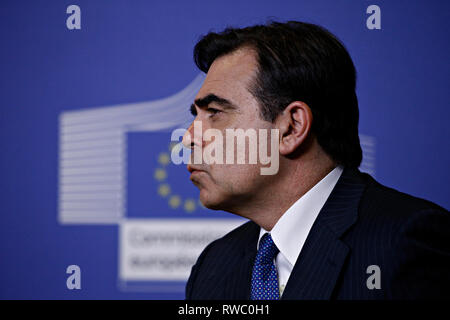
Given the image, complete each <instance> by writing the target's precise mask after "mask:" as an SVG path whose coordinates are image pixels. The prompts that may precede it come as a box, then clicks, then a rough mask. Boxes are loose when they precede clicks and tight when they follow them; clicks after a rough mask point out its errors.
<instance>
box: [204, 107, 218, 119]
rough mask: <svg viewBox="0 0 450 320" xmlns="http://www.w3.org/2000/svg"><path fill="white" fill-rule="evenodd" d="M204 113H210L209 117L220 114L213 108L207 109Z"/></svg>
mask: <svg viewBox="0 0 450 320" xmlns="http://www.w3.org/2000/svg"><path fill="white" fill-rule="evenodd" d="M206 111H207V112H209V113H211V115H210V117H211V116H214V115H216V114H218V113H220V112H222V110H219V109H214V108H208V109H206Z"/></svg>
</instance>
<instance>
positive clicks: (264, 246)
mask: <svg viewBox="0 0 450 320" xmlns="http://www.w3.org/2000/svg"><path fill="white" fill-rule="evenodd" d="M279 251H280V250H278V248H277V246H276V245H275V243H274V242H273V240H272V236H271V235H270V233H266V234H264V235H263V236H262V238H261V240H260V242H259V249H258V253H257V255H256V260H257V262H259V263H261V264H268V263H272V261H273V259H274V258H275V256H276V255H277V254H278V252H279Z"/></svg>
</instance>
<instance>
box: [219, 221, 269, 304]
mask: <svg viewBox="0 0 450 320" xmlns="http://www.w3.org/2000/svg"><path fill="white" fill-rule="evenodd" d="M249 227H250V228H249V230H247V232H248V233H247V234H246V235H245V240H244V239H242V243H243V246H242V249H243V250H242V251H241V252H240V253H239V254H240V259H239V262H238V263H236V264H235V265H234V266H231V267H230V269H229V270H228V272H227V274H226V276H225V277H223V279H224V297H223V299H232V300H249V299H250V290H251V274H252V269H253V263H254V260H255V257H256V246H257V241H258V236H259V230H260V227H259V226H258V225H257V224H256V223H254V222H250V226H249Z"/></svg>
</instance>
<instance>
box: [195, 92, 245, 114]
mask: <svg viewBox="0 0 450 320" xmlns="http://www.w3.org/2000/svg"><path fill="white" fill-rule="evenodd" d="M213 102H214V103H217V104H218V105H219V106H221V107H223V108H224V109H237V106H235V105H234V104H233V103H232V102H231V101H229V100H227V99H225V98H222V97H219V96H217V95H215V94H213V93H210V94H208V95H207V96H206V97H203V98H199V99H196V100H195V101H194V104H195V105H197V106H198V107H199V108H206V107H208V105H209V104H210V103H213ZM194 104H192V105H191V113H192V114H193V115H194V116H195V115H197V111H196V109H195V105H194Z"/></svg>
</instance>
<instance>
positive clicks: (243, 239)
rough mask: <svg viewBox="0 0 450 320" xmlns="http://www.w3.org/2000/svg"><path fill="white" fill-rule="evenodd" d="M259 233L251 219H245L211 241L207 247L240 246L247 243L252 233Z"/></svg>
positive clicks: (257, 227)
mask: <svg viewBox="0 0 450 320" xmlns="http://www.w3.org/2000/svg"><path fill="white" fill-rule="evenodd" d="M255 233H256V234H259V226H258V225H256V224H255V223H254V222H253V221H247V222H245V223H243V224H242V225H240V226H238V227H236V228H234V229H233V230H231V231H230V232H228V233H227V234H225V235H224V236H223V237H221V238H219V239H217V240H215V241H213V242H211V243H210V244H209V245H208V247H210V249H211V247H214V249H216V248H223V247H227V248H242V245H243V244H245V243H248V242H249V240H250V239H251V238H252V235H254V234H255Z"/></svg>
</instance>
